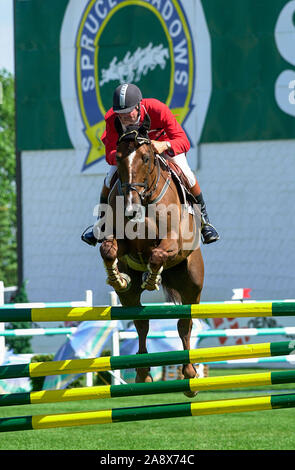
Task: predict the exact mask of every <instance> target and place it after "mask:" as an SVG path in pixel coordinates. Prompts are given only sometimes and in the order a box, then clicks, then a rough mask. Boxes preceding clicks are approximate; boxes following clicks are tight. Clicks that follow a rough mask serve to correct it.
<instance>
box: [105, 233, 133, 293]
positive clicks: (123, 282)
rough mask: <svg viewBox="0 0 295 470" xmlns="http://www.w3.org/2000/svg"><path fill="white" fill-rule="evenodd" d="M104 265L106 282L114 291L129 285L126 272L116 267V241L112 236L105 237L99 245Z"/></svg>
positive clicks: (129, 280) (119, 290)
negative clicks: (106, 276) (121, 271)
mask: <svg viewBox="0 0 295 470" xmlns="http://www.w3.org/2000/svg"><path fill="white" fill-rule="evenodd" d="M100 254H101V256H102V259H103V262H104V266H105V268H106V272H107V275H108V279H107V283H108V284H109V285H110V286H112V287H113V288H114V289H115V291H116V292H122V291H125V290H127V289H129V287H130V283H131V279H130V277H129V276H128V274H125V273H120V271H119V269H118V266H117V264H118V243H117V240H116V239H115V238H114V237H109V238H107V239H105V240H104V241H103V242H102V244H101V246H100Z"/></svg>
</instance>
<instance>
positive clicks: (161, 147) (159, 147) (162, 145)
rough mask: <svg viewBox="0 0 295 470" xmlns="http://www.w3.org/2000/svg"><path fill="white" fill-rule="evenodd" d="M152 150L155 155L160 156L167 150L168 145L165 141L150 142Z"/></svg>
mask: <svg viewBox="0 0 295 470" xmlns="http://www.w3.org/2000/svg"><path fill="white" fill-rule="evenodd" d="M151 143H152V148H153V151H154V152H155V153H158V154H159V155H161V153H163V152H165V151H167V150H169V146H168V143H167V142H165V141H159V140H152V141H151Z"/></svg>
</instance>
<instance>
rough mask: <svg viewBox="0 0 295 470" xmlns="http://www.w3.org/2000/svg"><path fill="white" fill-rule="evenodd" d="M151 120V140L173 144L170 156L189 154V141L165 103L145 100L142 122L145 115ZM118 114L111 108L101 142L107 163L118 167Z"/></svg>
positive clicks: (142, 107) (142, 104) (149, 99)
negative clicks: (116, 125) (116, 118)
mask: <svg viewBox="0 0 295 470" xmlns="http://www.w3.org/2000/svg"><path fill="white" fill-rule="evenodd" d="M146 112H147V113H148V114H149V116H150V119H151V130H150V131H149V137H150V139H151V140H159V141H161V140H165V141H169V142H170V144H171V149H170V150H169V154H170V155H171V156H173V155H178V154H180V153H185V152H188V150H189V148H190V143H189V140H188V138H187V136H186V134H185V132H184V130H183V129H182V127H181V125H180V124H179V123H178V122H177V121H176V119H175V117H174V116H173V114H172V112H171V111H170V109H169V108H168V106H166V105H165V104H164V103H161V101H159V100H156V99H154V98H144V99H142V100H141V105H140V122H142V121H143V119H144V116H145V113H146ZM115 117H116V114H115V113H114V111H113V108H111V109H110V110H109V111H108V112H107V113H106V115H105V121H106V129H105V131H104V133H103V135H102V136H101V140H102V142H103V143H104V145H105V149H106V161H107V162H108V164H109V165H116V164H117V163H116V144H117V140H118V138H119V136H118V134H117V131H116V128H115V124H114V121H115Z"/></svg>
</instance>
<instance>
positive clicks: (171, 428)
mask: <svg viewBox="0 0 295 470" xmlns="http://www.w3.org/2000/svg"><path fill="white" fill-rule="evenodd" d="M250 372H259V370H257V369H255V370H246V369H243V370H242V371H241V370H232V371H230V370H218V369H215V370H212V369H210V376H212V375H230V374H236V373H250ZM263 391H264V394H270V393H283V392H282V391H287V392H288V391H290V392H291V391H294V384H283V385H276V386H274V385H272V386H265V387H257V388H256V389H250V388H245V389H235V390H234V389H231V390H229V391H224V390H223V391H212V392H202V393H199V394H198V395H197V397H196V398H194V399H193V400H218V399H222V398H237V397H246V396H255V395H261V393H262V392H263ZM188 401H190V400H189V399H188V398H186V397H185V396H184V395H183V394H182V393H173V394H165V395H164V394H162V395H152V396H143V397H128V398H116V399H108V400H88V401H77V402H65V403H53V404H44V405H26V406H10V407H1V408H0V416H1V417H6V416H24V415H36V414H47V413H48V414H53V413H66V412H75V411H83V410H84V411H86V410H87V411H88V410H98V409H109V408H119V407H128V406H142V405H149V404H160V403H161V404H162V403H180V402H188ZM294 448H295V409H294V408H290V409H282V410H269V411H254V412H246V413H233V414H224V415H211V416H199V417H185V418H169V419H162V420H151V421H137V422H129V423H112V424H103V425H90V426H78V427H71V428H55V429H44V430H35V431H18V432H8V433H2V434H0V450H127V449H129V450H293V449H294Z"/></svg>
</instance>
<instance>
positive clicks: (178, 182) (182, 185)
mask: <svg viewBox="0 0 295 470" xmlns="http://www.w3.org/2000/svg"><path fill="white" fill-rule="evenodd" d="M159 158H160V159H161V161H162V162H163V163H164V165H165V166H166V167H168V168H169V170H170V173H171V177H172V179H173V181H174V183H175V186H176V188H177V191H178V195H179V198H180V201H181V204H188V205H189V206H190V207H193V205H194V204H198V202H197V200H196V198H195V197H194V196H193V194H192V193H191V191H190V189H189V188H190V185H189V182H188V179H187V177H186V176H185V174H184V173H183V171H182V169H181V168H180V167H179V166H178V165H176V163H173V162H172V161H171V160H166V159H165V158H163V157H162V156H160V157H159ZM192 213H193V212H192Z"/></svg>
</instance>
